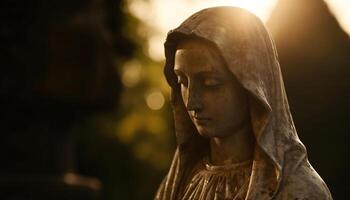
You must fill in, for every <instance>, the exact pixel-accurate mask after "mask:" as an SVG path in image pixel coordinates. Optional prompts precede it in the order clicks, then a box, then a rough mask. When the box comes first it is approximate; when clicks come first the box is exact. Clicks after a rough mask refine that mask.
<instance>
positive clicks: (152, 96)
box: [146, 91, 164, 110]
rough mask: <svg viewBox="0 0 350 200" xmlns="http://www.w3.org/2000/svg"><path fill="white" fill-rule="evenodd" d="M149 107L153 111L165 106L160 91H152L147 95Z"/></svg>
mask: <svg viewBox="0 0 350 200" xmlns="http://www.w3.org/2000/svg"><path fill="white" fill-rule="evenodd" d="M146 102H147V106H148V107H149V108H150V109H152V110H159V109H161V108H162V107H163V105H164V96H163V94H162V93H161V92H160V91H152V92H150V93H149V94H147V95H146Z"/></svg>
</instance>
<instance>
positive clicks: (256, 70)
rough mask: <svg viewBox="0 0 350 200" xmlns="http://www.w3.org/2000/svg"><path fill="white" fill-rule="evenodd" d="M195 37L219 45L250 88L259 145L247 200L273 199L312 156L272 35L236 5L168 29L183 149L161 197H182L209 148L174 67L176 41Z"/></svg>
mask: <svg viewBox="0 0 350 200" xmlns="http://www.w3.org/2000/svg"><path fill="white" fill-rule="evenodd" d="M190 37H195V38H200V39H203V40H206V41H208V42H210V43H211V44H213V47H214V48H216V49H217V50H218V51H219V53H220V55H221V56H222V58H223V59H224V61H225V63H226V66H227V67H228V69H229V71H230V72H231V73H232V75H233V76H235V77H236V79H237V80H238V82H239V83H240V84H241V85H242V86H243V88H244V89H245V90H246V91H247V93H248V96H249V98H248V99H249V110H250V117H251V125H252V129H253V131H254V135H255V139H256V145H255V152H254V160H253V166H252V174H251V178H250V183H249V188H248V192H247V196H246V199H271V198H273V196H275V195H276V194H277V193H278V190H279V187H280V186H281V184H282V183H283V178H284V177H286V176H288V175H289V174H291V173H293V170H295V169H296V168H298V166H299V165H301V164H302V162H304V161H306V160H307V157H306V150H305V147H304V145H303V144H302V143H301V141H300V140H299V138H298V136H297V133H296V129H295V126H294V123H293V120H292V116H291V114H290V110H289V105H288V101H287V97H286V92H285V89H284V84H283V80H282V74H281V70H280V66H279V62H278V58H277V53H276V50H275V45H274V43H273V41H272V39H271V36H270V34H269V33H268V31H267V29H266V28H265V26H264V25H263V23H262V22H261V21H260V20H259V19H258V18H257V17H256V16H255V15H253V14H251V13H249V12H247V11H245V10H243V9H240V8H234V7H215V8H209V9H204V10H202V11H199V12H197V13H195V14H194V15H192V16H191V17H189V18H188V19H187V20H186V21H184V22H183V23H182V24H181V25H180V26H179V27H178V28H176V29H174V30H171V31H170V32H169V33H168V36H167V39H166V42H165V55H166V63H165V69H164V73H165V76H166V79H167V81H168V83H169V85H170V86H171V89H172V96H171V103H172V107H173V113H174V121H175V132H176V138H177V144H178V147H177V150H176V153H175V156H174V159H173V162H172V165H171V168H170V171H169V173H168V175H167V177H166V178H165V179H164V182H163V184H162V186H161V187H162V188H160V190H162V192H161V194H159V192H158V195H162V198H161V199H176V195H177V194H178V193H179V191H180V189H181V187H180V185H181V183H182V181H184V179H185V177H186V174H187V173H188V170H189V168H191V166H193V164H194V163H195V162H196V161H198V159H200V157H201V156H200V155H201V154H203V152H205V151H206V150H207V149H208V145H207V144H206V141H205V140H204V139H202V138H201V137H200V136H199V134H198V133H197V131H196V129H195V127H194V125H193V124H192V122H191V120H190V118H189V116H188V114H187V112H186V109H185V107H184V104H183V102H182V99H181V93H180V89H179V85H178V84H177V79H176V76H175V74H174V71H173V67H174V55H175V51H176V45H177V44H178V43H179V41H181V40H183V39H187V38H190ZM218 109H220V107H219V105H218ZM232 112H233V111H232ZM257 197H258V198H257Z"/></svg>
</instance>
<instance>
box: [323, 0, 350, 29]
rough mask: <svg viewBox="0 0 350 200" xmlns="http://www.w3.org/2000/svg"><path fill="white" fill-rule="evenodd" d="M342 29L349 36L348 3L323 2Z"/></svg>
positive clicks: (349, 6) (349, 18) (342, 0)
mask: <svg viewBox="0 0 350 200" xmlns="http://www.w3.org/2000/svg"><path fill="white" fill-rule="evenodd" d="M325 1H326V3H327V4H328V6H329V8H330V9H331V11H332V12H333V14H334V15H335V17H336V18H337V20H338V22H339V24H340V25H341V26H342V28H343V29H344V30H345V31H346V32H347V33H348V34H350V12H349V11H350V1H349V0H325Z"/></svg>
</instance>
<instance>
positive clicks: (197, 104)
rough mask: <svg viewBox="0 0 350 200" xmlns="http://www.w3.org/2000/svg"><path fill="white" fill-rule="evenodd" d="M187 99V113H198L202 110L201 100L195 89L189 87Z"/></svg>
mask: <svg viewBox="0 0 350 200" xmlns="http://www.w3.org/2000/svg"><path fill="white" fill-rule="evenodd" d="M187 96H188V98H187V104H186V108H187V110H189V111H199V110H201V109H202V102H201V101H202V98H201V96H200V92H199V91H198V90H197V88H196V87H191V88H190V89H189V90H188V95H187Z"/></svg>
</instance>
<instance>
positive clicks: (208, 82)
mask: <svg viewBox="0 0 350 200" xmlns="http://www.w3.org/2000/svg"><path fill="white" fill-rule="evenodd" d="M222 84H223V81H221V80H219V79H216V78H204V79H203V85H204V86H205V87H216V86H220V85H222Z"/></svg>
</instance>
